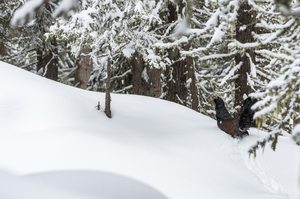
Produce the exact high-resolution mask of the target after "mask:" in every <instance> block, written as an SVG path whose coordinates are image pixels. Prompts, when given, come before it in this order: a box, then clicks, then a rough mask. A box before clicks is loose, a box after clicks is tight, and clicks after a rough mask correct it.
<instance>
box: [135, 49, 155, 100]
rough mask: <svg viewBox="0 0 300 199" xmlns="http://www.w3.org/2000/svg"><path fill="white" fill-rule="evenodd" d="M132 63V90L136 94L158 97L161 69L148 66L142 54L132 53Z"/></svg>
mask: <svg viewBox="0 0 300 199" xmlns="http://www.w3.org/2000/svg"><path fill="white" fill-rule="evenodd" d="M131 65H132V91H133V93H134V94H137V95H145V96H152V97H159V96H160V95H161V82H160V75H161V70H159V69H156V68H153V67H150V66H148V64H147V63H145V61H144V59H143V57H142V55H141V54H140V53H138V52H136V53H134V55H133V57H132V59H131Z"/></svg>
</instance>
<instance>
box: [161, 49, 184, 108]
mask: <svg viewBox="0 0 300 199" xmlns="http://www.w3.org/2000/svg"><path fill="white" fill-rule="evenodd" d="M169 58H170V60H172V61H174V63H173V64H172V65H171V67H170V69H169V70H168V74H167V77H168V79H169V81H168V82H167V90H166V97H165V98H166V99H167V100H169V101H173V102H176V103H179V104H182V105H186V104H187V103H186V99H187V96H188V90H187V87H186V80H187V63H186V60H181V59H180V52H179V49H178V48H174V49H172V50H170V51H169Z"/></svg>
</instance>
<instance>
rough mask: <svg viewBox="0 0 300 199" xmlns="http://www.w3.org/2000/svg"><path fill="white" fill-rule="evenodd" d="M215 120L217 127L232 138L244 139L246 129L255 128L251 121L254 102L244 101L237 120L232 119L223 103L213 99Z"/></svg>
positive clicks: (246, 133)
mask: <svg viewBox="0 0 300 199" xmlns="http://www.w3.org/2000/svg"><path fill="white" fill-rule="evenodd" d="M214 102H215V110H216V119H217V125H218V127H219V128H220V129H221V130H222V131H224V132H225V133H227V134H229V135H231V136H232V137H240V138H241V137H244V136H246V135H249V134H248V131H247V130H248V129H249V128H250V127H253V126H255V123H254V121H253V115H254V111H252V110H251V106H252V105H253V104H254V103H255V102H256V100H253V99H251V98H247V99H246V100H245V101H244V105H243V107H242V109H241V114H240V117H239V118H233V117H232V116H231V115H230V113H229V112H228V110H227V109H226V107H225V103H224V101H223V100H222V99H221V98H220V97H218V98H216V99H214Z"/></svg>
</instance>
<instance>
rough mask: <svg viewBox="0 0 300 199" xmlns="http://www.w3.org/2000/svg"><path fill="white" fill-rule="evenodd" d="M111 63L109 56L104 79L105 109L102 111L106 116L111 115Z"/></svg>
mask: <svg viewBox="0 0 300 199" xmlns="http://www.w3.org/2000/svg"><path fill="white" fill-rule="evenodd" d="M111 65H112V60H111V57H109V58H108V60H107V79H106V91H105V109H104V113H105V114H106V116H107V117H108V118H111V117H112V114H111V105H110V104H111V96H110V92H111V88H110V81H111Z"/></svg>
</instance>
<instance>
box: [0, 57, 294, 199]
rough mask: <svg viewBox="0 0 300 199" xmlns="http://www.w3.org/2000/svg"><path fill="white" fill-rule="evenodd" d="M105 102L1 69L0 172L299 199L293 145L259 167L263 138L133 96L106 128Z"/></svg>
mask: <svg viewBox="0 0 300 199" xmlns="http://www.w3.org/2000/svg"><path fill="white" fill-rule="evenodd" d="M103 100H104V95H103V94H102V93H96V92H88V91H84V90H80V89H77V88H73V87H69V86H66V85H63V84H60V83H57V82H54V81H50V80H47V79H45V78H42V77H39V76H37V75H34V74H31V73H29V72H27V71H23V70H21V69H18V68H16V67H14V66H11V65H8V64H5V63H3V62H0V168H2V169H4V170H8V171H10V172H12V173H14V174H16V175H32V174H37V173H39V174H40V175H41V176H43V175H42V174H43V173H48V172H54V173H55V172H58V173H59V172H60V171H61V172H62V173H65V172H69V171H78V172H80V171H99V172H108V173H112V174H114V175H121V176H124V177H129V178H130V179H134V180H136V181H138V182H141V184H146V185H147V186H149V187H151V188H153V189H154V190H156V191H157V192H160V193H162V195H165V196H166V197H168V198H171V199H199V198H206V199H210V198H213V199H215V198H223V199H227V198H228V199H234V198H237V199H240V198H249V199H265V198H270V199H271V198H272V199H274V198H275V199H276V198H289V196H290V197H292V198H297V197H299V186H298V177H299V174H298V171H299V166H300V165H299V162H300V161H299V148H298V147H297V145H295V144H294V143H293V141H291V139H290V138H289V137H283V138H280V139H279V144H278V149H277V151H276V152H275V153H274V152H272V151H271V150H270V149H269V148H266V149H265V151H264V153H260V152H258V157H257V158H256V159H253V158H249V155H248V153H247V151H248V148H249V146H251V145H252V144H253V143H255V141H256V140H257V139H260V138H262V137H264V136H266V135H265V133H263V132H261V131H258V130H256V129H252V130H251V135H250V136H249V137H247V138H245V139H244V140H242V141H238V140H234V139H232V138H231V137H229V136H228V135H226V134H224V133H223V132H221V131H220V130H219V129H218V128H217V125H216V122H215V121H214V120H212V119H210V118H208V117H206V116H203V115H201V114H199V113H197V112H194V111H192V110H190V109H188V108H186V107H183V106H180V105H178V104H175V103H171V102H168V101H164V100H160V99H155V98H150V97H143V96H133V95H112V112H113V118H112V119H108V118H106V117H105V115H104V113H103V112H101V111H97V110H96V108H95V106H96V104H97V102H98V101H100V102H101V104H104V101H103ZM75 173H76V172H75ZM74 175H75V174H74ZM0 178H1V176H0ZM20 178H22V180H23V179H24V177H20ZM25 179H29V181H30V180H31V179H30V178H28V177H25ZM47 179H48V178H46V179H45V181H47ZM88 179H89V178H88V177H85V178H84V181H88ZM69 180H70V182H71V181H72V178H71V177H70V179H69ZM91 180H92V179H91ZM0 182H2V183H3V181H1V180H0ZM73 183H74V182H73ZM78 183H79V184H80V185H82V186H85V185H86V186H87V185H88V184H89V182H78ZM45 184H47V186H52V185H51V183H47V182H45ZM116 187H119V186H117V185H116ZM54 188H55V187H54ZM62 189H63V187H62ZM0 190H1V186H0ZM112 190H113V189H112ZM68 191H69V192H72V190H71V189H68ZM0 194H1V192H0ZM0 197H1V196H0ZM99 197H102V196H99ZM86 198H88V196H87V197H86Z"/></svg>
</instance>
